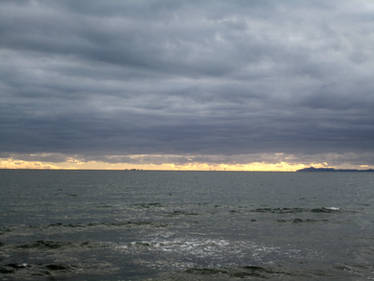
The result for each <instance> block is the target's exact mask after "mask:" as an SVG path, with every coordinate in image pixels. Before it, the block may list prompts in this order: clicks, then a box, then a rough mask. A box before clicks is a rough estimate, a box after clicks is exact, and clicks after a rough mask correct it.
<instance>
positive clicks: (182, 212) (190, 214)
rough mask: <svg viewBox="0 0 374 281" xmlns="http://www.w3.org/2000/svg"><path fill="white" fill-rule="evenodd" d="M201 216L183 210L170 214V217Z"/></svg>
mask: <svg viewBox="0 0 374 281" xmlns="http://www.w3.org/2000/svg"><path fill="white" fill-rule="evenodd" d="M198 215H199V214H197V213H194V212H187V211H182V210H175V211H173V212H172V213H169V216H198Z"/></svg>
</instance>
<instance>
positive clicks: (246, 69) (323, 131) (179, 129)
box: [0, 0, 374, 165]
mask: <svg viewBox="0 0 374 281" xmlns="http://www.w3.org/2000/svg"><path fill="white" fill-rule="evenodd" d="M373 24H374V4H373V3H372V2H370V1H363V0H358V1H355V2H352V1H348V0H339V1H337V0H332V1H318V0H316V1H293V0H287V1H282V2H279V1H267V0H261V1H257V0H254V1H223V0H222V1H220V0H217V1H213V0H211V1H209V0H208V1H190V0H189V1H183V0H180V1H169V0H163V1H156V0H147V1H143V0H139V1H114V0H108V1H97V0H91V1H76V0H75V1H72V0H71V1H70V0H65V1H46V0H34V1H31V0H29V1H26V0H24V1H9V0H4V1H2V2H1V3H0V38H1V40H0V61H1V63H0V101H1V102H0V130H1V137H0V153H2V154H3V155H8V156H9V155H13V156H14V157H15V158H17V157H18V158H17V159H20V158H22V157H24V155H29V157H30V155H39V156H38V157H39V160H41V161H43V159H42V158H43V156H41V155H44V154H45V153H47V154H49V155H52V154H53V155H57V154H58V155H65V156H63V157H71V155H78V158H79V159H90V160H88V161H91V160H92V161H106V162H108V163H110V162H111V161H113V159H115V158H116V157H117V159H119V158H118V157H122V160H123V161H127V162H128V163H131V161H133V159H132V158H131V155H148V156H147V157H148V158H144V159H148V160H149V161H151V162H152V161H154V159H155V157H156V158H157V156H155V155H163V158H162V157H159V158H158V160H157V161H161V162H163V161H164V162H165V161H169V160H170V157H169V156H168V155H176V158H175V159H174V158H173V159H172V160H173V161H176V163H178V161H182V162H183V161H185V159H188V157H191V156H192V157H194V159H199V160H201V161H205V162H209V161H211V159H218V158H219V159H220V161H222V163H232V162H235V161H239V162H241V161H244V162H245V161H247V162H251V161H256V160H253V158H254V156H256V157H258V159H260V160H261V159H262V157H266V155H272V157H273V161H278V160H277V156H276V155H279V153H283V154H284V155H294V156H293V157H296V158H297V161H299V162H302V161H304V162H303V163H305V161H309V162H311V161H314V160H315V159H316V158H317V157H319V158H321V157H322V156H323V155H327V156H329V157H327V156H325V157H324V158H329V159H328V161H330V162H331V161H333V162H332V163H338V160H336V159H340V160H339V161H343V160H344V161H345V162H344V163H351V164H352V165H356V163H358V162H359V164H368V165H374V160H373V157H372V156H370V155H373V153H374V94H373V90H374V80H373V79H372V74H373V73H374V53H373V52H372V46H374V30H373V28H372V26H373ZM277 153H278V154H277ZM22 155H23V156H22ZM116 155H117V156H116ZM152 155H153V156H152ZM248 155H250V156H248ZM264 155H265V156H264ZM295 155H296V156H295ZM368 155H369V156H368ZM348 156H349V157H348ZM4 157H5V156H4ZM152 157H153V158H152ZM168 157H169V158H168ZM178 157H181V158H180V159H182V160H178V159H179V158H178ZM347 157H348V158H349V159H347ZM161 158H162V159H163V160H160V159H161ZM322 158H323V157H322ZM144 159H143V160H144ZM183 159H184V160H183ZM233 159H235V160H233ZM342 159H343V160H342ZM357 159H360V160H359V161H358V160H357ZM37 160H38V159H36V160H35V161H37ZM260 160H259V161H260ZM288 160H289V161H291V160H290V159H288ZM144 161H145V160H144ZM157 161H156V162H157ZM217 161H218V160H217ZM261 161H262V160H261ZM266 161H270V162H271V160H266ZM292 161H294V160H292ZM292 161H291V162H292ZM295 161H296V160H295ZM297 161H296V162H297ZM318 161H319V162H322V161H324V160H318ZM145 162H146V161H145ZM164 162H163V163H164ZM339 163H343V162H339ZM339 163H338V164H339Z"/></svg>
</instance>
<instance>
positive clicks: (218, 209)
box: [0, 170, 374, 281]
mask: <svg viewBox="0 0 374 281" xmlns="http://www.w3.org/2000/svg"><path fill="white" fill-rule="evenodd" d="M0 280H37V281H39V280H74V281H82V280H93V281H95V280H96V281H99V280H107V281H115V280H117V281H119V280H147V281H150V280H166V281H167V280H174V281H177V280H178V281H186V280H196V281H197V280H200V281H205V280H286V281H287V280H301V281H302V280H308V281H309V280H339V281H344V280H374V173H359V172H345V173H344V172H299V173H295V172H290V173H288V172H282V173H280V172H185V171H183V172H179V171H71V170H69V171H68V170H59V171H56V170H0Z"/></svg>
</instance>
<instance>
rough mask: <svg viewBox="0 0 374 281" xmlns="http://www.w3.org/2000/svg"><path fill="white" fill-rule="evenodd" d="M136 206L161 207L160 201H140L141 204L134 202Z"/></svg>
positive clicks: (145, 207)
mask: <svg viewBox="0 0 374 281" xmlns="http://www.w3.org/2000/svg"><path fill="white" fill-rule="evenodd" d="M135 206H136V207H139V208H144V209H149V208H152V207H156V208H160V207H162V205H161V203H158V202H155V203H141V204H135Z"/></svg>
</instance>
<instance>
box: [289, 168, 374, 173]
mask: <svg viewBox="0 0 374 281" xmlns="http://www.w3.org/2000/svg"><path fill="white" fill-rule="evenodd" d="M296 172H374V169H366V170H358V169H334V168H314V167H309V168H304V169H300V170H297V171H296Z"/></svg>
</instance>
